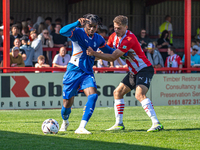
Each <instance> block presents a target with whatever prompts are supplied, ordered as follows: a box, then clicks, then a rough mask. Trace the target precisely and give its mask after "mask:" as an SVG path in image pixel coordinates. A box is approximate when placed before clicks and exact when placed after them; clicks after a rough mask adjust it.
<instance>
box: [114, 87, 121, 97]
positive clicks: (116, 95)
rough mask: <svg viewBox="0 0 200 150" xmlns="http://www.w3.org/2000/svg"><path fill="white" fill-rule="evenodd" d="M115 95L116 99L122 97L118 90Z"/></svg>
mask: <svg viewBox="0 0 200 150" xmlns="http://www.w3.org/2000/svg"><path fill="white" fill-rule="evenodd" d="M113 95H114V97H115V98H118V97H121V92H120V91H119V90H117V89H115V90H114V92H113Z"/></svg>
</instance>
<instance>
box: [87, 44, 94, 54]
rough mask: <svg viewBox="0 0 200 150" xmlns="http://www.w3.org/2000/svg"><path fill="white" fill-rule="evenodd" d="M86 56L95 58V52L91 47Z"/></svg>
mask: <svg viewBox="0 0 200 150" xmlns="http://www.w3.org/2000/svg"><path fill="white" fill-rule="evenodd" d="M86 54H87V55H89V56H93V55H94V51H93V49H92V48H91V47H90V46H89V47H88V48H87V50H86Z"/></svg>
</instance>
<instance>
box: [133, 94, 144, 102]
mask: <svg viewBox="0 0 200 150" xmlns="http://www.w3.org/2000/svg"><path fill="white" fill-rule="evenodd" d="M135 98H136V99H137V100H138V101H140V102H141V101H142V100H143V99H144V95H142V94H140V93H138V94H137V93H135Z"/></svg>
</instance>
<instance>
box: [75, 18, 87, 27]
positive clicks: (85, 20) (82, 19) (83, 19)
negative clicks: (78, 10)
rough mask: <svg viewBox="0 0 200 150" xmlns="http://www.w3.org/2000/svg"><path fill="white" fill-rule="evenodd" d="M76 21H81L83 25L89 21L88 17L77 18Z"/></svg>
mask: <svg viewBox="0 0 200 150" xmlns="http://www.w3.org/2000/svg"><path fill="white" fill-rule="evenodd" d="M78 21H79V22H80V23H81V25H82V26H83V25H85V24H86V22H87V21H90V20H89V19H86V18H79V19H78Z"/></svg>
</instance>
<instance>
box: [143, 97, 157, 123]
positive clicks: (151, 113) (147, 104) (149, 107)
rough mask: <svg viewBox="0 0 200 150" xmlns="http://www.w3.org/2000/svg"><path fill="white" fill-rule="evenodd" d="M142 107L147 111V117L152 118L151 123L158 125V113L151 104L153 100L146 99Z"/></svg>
mask: <svg viewBox="0 0 200 150" xmlns="http://www.w3.org/2000/svg"><path fill="white" fill-rule="evenodd" d="M141 104H142V107H143V109H144V110H145V112H146V113H147V115H148V116H149V117H150V118H151V121H152V123H153V124H155V123H158V122H159V121H158V119H157V116H156V112H155V110H154V108H153V104H152V102H151V100H150V99H149V98H145V99H144V100H143V101H142V102H141Z"/></svg>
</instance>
